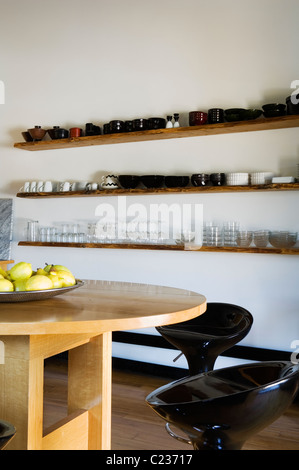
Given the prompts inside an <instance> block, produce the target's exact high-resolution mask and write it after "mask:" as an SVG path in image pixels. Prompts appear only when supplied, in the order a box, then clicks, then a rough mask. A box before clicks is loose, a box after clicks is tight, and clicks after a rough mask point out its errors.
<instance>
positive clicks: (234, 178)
mask: <svg viewBox="0 0 299 470" xmlns="http://www.w3.org/2000/svg"><path fill="white" fill-rule="evenodd" d="M248 183H249V173H226V184H227V185H229V186H238V185H247V184H248Z"/></svg>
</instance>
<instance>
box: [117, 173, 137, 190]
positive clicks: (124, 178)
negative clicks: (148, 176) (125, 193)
mask: <svg viewBox="0 0 299 470" xmlns="http://www.w3.org/2000/svg"><path fill="white" fill-rule="evenodd" d="M118 180H119V182H120V185H121V186H122V187H123V188H124V189H134V188H136V187H137V186H138V184H139V183H140V176H136V175H119V177H118Z"/></svg>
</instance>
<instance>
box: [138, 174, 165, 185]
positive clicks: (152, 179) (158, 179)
mask: <svg viewBox="0 0 299 470" xmlns="http://www.w3.org/2000/svg"><path fill="white" fill-rule="evenodd" d="M140 179H141V182H142V184H144V186H145V187H146V188H161V187H162V186H163V184H164V176H162V175H143V176H141V177H140Z"/></svg>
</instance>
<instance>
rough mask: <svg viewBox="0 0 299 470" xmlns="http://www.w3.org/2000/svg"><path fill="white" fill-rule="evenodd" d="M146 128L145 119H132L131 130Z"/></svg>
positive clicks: (143, 129)
mask: <svg viewBox="0 0 299 470" xmlns="http://www.w3.org/2000/svg"><path fill="white" fill-rule="evenodd" d="M147 129H148V120H147V119H143V118H141V119H133V131H145V130H147Z"/></svg>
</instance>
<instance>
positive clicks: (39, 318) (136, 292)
mask: <svg viewBox="0 0 299 470" xmlns="http://www.w3.org/2000/svg"><path fill="white" fill-rule="evenodd" d="M205 310H206V299H205V297H204V296H203V295H201V294H197V293H196V292H192V291H188V290H184V289H177V288H172V287H164V286H155V285H150V284H135V283H127V282H114V281H95V280H85V281H84V285H83V286H82V287H79V288H78V289H75V290H74V291H71V292H68V293H65V294H62V295H59V296H57V297H52V298H51V299H45V300H37V301H29V302H16V303H1V304H0V335H35V334H73V333H95V334H101V333H104V332H107V331H119V330H129V329H139V328H148V327H153V326H159V325H166V324H171V323H178V322H181V321H185V320H188V319H191V318H194V317H196V316H198V315H201V314H202V313H204V312H205Z"/></svg>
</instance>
